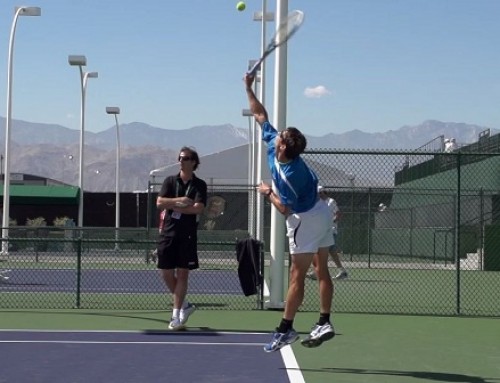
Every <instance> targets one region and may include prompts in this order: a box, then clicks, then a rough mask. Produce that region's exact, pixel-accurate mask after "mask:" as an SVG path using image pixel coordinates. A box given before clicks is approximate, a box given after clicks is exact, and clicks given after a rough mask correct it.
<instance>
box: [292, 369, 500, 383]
mask: <svg viewBox="0 0 500 383" xmlns="http://www.w3.org/2000/svg"><path fill="white" fill-rule="evenodd" d="M301 371H302V372H306V371H308V372H320V373H325V372H326V373H332V374H353V375H385V376H401V377H407V378H415V379H422V380H424V381H436V382H450V383H493V382H500V378H485V377H480V376H471V375H464V374H454V373H450V372H428V371H397V370H373V369H370V370H367V369H359V368H322V369H302V370H301Z"/></svg>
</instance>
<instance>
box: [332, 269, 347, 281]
mask: <svg viewBox="0 0 500 383" xmlns="http://www.w3.org/2000/svg"><path fill="white" fill-rule="evenodd" d="M347 278H349V275H348V274H347V271H345V270H341V271H340V272H339V273H338V274H337V275H336V276H334V277H333V279H336V280H337V281H340V280H341V279H347Z"/></svg>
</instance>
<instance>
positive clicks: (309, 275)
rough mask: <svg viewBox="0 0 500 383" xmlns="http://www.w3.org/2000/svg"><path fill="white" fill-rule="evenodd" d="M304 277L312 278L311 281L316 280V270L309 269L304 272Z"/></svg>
mask: <svg viewBox="0 0 500 383" xmlns="http://www.w3.org/2000/svg"><path fill="white" fill-rule="evenodd" d="M306 278H307V279H312V280H313V281H315V280H317V279H318V276H317V275H316V272H315V271H314V270H313V271H309V272H308V273H307V274H306Z"/></svg>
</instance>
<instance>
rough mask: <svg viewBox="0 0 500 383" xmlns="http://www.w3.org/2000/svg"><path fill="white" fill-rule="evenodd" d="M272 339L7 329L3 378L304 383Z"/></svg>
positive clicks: (0, 335)
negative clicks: (269, 344)
mask: <svg viewBox="0 0 500 383" xmlns="http://www.w3.org/2000/svg"><path fill="white" fill-rule="evenodd" d="M268 338H269V336H268V334H259V333H229V332H225V333H223V332H211V331H206V332H198V331H193V332H171V331H170V332H169V331H139V332H132V331H53V330H52V331H33V330H31V331H0V355H2V357H1V359H2V360H1V363H2V365H3V366H4V368H2V373H1V376H0V382H2V383H3V382H9V383H10V382H16V383H24V382H26V383H35V382H44V383H45V382H51V383H68V382H73V383H87V382H107V383H137V382H194V381H196V382H214V383H217V382H239V383H251V382H276V383H281V382H282V383H288V382H303V381H304V380H303V378H302V374H301V373H300V371H299V370H298V369H297V368H296V361H295V357H294V355H293V352H292V351H291V349H290V347H288V350H282V352H276V353H272V354H270V355H268V354H265V353H264V352H263V350H262V345H263V343H265V342H266V341H267V340H268ZM289 368H290V373H288V372H287V371H288V369H289ZM289 374H290V376H289Z"/></svg>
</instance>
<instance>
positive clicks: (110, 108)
mask: <svg viewBox="0 0 500 383" xmlns="http://www.w3.org/2000/svg"><path fill="white" fill-rule="evenodd" d="M106 113H107V114H113V115H114V116H115V123H116V171H115V178H116V181H115V191H116V202H115V227H116V232H115V239H116V242H115V250H119V246H118V239H119V237H120V235H119V229H120V125H118V115H119V114H120V108H118V107H117V106H107V107H106Z"/></svg>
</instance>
